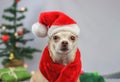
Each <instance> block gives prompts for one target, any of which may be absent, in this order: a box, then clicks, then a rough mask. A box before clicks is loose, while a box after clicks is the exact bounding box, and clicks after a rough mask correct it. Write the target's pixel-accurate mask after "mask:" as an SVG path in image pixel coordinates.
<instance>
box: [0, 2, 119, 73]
mask: <svg viewBox="0 0 120 82" xmlns="http://www.w3.org/2000/svg"><path fill="white" fill-rule="evenodd" d="M11 1H12V0H0V16H1V15H2V14H3V9H4V8H7V7H9V6H10V5H11V3H12V2H11ZM119 4H120V0H21V2H20V3H19V7H23V6H26V7H28V10H29V11H28V12H27V13H26V16H27V18H26V19H25V20H24V25H25V26H26V27H27V28H29V29H31V26H32V24H33V23H35V22H36V21H37V19H38V16H39V13H40V12H41V11H48V10H60V11H63V12H65V13H67V14H68V15H69V16H71V17H72V18H73V19H75V20H76V21H77V23H78V25H79V26H80V29H81V35H80V39H79V45H78V46H79V48H80V49H81V55H82V61H83V69H84V70H85V71H89V72H93V71H98V72H99V73H101V74H107V73H112V72H117V71H120V70H119V68H120V65H119V62H120V56H119V54H120V36H119V35H120V5H119ZM3 21H4V20H2V19H1V18H0V24H1V23H2V22H3ZM27 37H32V38H35V40H34V42H32V43H28V45H30V46H33V47H36V48H39V49H43V48H44V46H45V45H46V44H47V42H48V38H45V39H38V38H36V37H35V36H33V34H32V33H31V34H28V36H27ZM40 55H41V53H35V54H34V59H33V60H31V61H30V60H26V61H25V62H26V63H27V64H28V65H29V68H28V69H29V70H35V69H37V67H38V64H39V58H40ZM0 60H2V58H1V59H0ZM1 67H2V66H0V68H1Z"/></svg>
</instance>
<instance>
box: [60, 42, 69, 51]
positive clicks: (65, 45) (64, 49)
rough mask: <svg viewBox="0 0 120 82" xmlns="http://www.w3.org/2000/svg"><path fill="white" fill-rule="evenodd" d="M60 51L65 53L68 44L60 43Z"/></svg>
mask: <svg viewBox="0 0 120 82" xmlns="http://www.w3.org/2000/svg"><path fill="white" fill-rule="evenodd" d="M60 50H61V51H67V50H68V42H67V41H62V42H61V49H60Z"/></svg>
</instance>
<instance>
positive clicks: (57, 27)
mask: <svg viewBox="0 0 120 82" xmlns="http://www.w3.org/2000/svg"><path fill="white" fill-rule="evenodd" d="M61 30H66V31H70V32H72V33H74V34H76V35H77V36H78V35H79V33H80V29H79V27H78V25H77V24H76V22H75V21H74V20H73V19H72V18H70V17H69V16H67V15H65V14H64V13H62V12H58V11H52V12H43V13H41V14H40V16H39V19H38V22H37V23H35V24H33V26H32V32H33V33H34V34H35V35H36V36H38V37H45V36H47V35H48V36H49V37H51V36H52V35H53V34H54V33H56V32H58V31H61Z"/></svg>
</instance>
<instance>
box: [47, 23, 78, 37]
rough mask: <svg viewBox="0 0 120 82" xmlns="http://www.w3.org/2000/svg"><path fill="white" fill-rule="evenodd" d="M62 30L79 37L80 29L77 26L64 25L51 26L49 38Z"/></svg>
mask: <svg viewBox="0 0 120 82" xmlns="http://www.w3.org/2000/svg"><path fill="white" fill-rule="evenodd" d="M62 30H67V31H70V32H72V33H74V34H76V35H77V36H79V34H80V29H79V27H78V25H77V24H70V25H64V26H57V25H53V26H51V27H50V28H49V30H48V36H49V37H51V36H52V35H53V34H54V33H56V32H58V31H62Z"/></svg>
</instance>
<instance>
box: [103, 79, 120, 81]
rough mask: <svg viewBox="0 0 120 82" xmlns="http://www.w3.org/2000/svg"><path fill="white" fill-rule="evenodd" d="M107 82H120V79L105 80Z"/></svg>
mask: <svg viewBox="0 0 120 82" xmlns="http://www.w3.org/2000/svg"><path fill="white" fill-rule="evenodd" d="M105 81H106V82H120V79H105Z"/></svg>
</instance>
